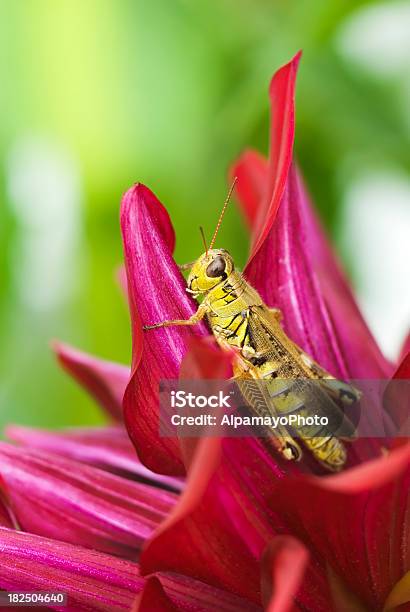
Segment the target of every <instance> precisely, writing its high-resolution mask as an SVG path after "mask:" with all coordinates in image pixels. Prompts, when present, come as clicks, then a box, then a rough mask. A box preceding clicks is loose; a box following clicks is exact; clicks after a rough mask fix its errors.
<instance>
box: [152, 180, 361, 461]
mask: <svg viewBox="0 0 410 612" xmlns="http://www.w3.org/2000/svg"><path fill="white" fill-rule="evenodd" d="M234 185H235V182H234V183H233V185H232V187H231V189H230V191H229V194H228V197H227V199H226V201H225V203H224V207H223V209H222V213H221V216H220V218H219V221H218V224H217V227H216V230H215V232H214V235H213V237H212V241H211V243H210V246H209V248H207V246H206V242H205V237H204V235H203V231H202V228H201V232H202V236H203V239H204V243H205V253H203V254H202V255H201V256H200V257H199V258H198V259H197V260H196V261H195V262H193V263H191V264H185V265H184V266H181V268H182V269H190V274H189V277H188V281H187V283H188V287H187V291H188V292H189V293H191V294H192V295H193V296H194V297H195V298H202V302H201V304H200V305H199V307H198V310H197V311H196V313H195V314H194V315H192V316H191V317H190V318H189V319H187V320H176V321H163V322H161V323H155V324H153V325H147V326H145V328H144V329H146V330H148V329H155V328H158V327H165V326H171V325H195V324H196V323H198V322H199V321H201V320H202V319H203V318H204V317H206V318H207V320H208V323H209V325H210V328H211V330H212V332H213V334H214V336H215V338H216V340H217V342H218V343H219V344H220V345H221V346H222V347H229V348H231V349H232V348H233V349H234V350H235V352H236V359H235V363H234V376H235V379H236V382H237V384H238V386H239V388H240V391H241V394H242V395H243V397H244V398H245V400H246V402H247V404H248V406H249V408H250V410H251V412H253V413H255V414H256V415H258V416H278V415H279V416H281V415H289V414H294V413H297V414H300V415H305V416H306V415H309V414H316V415H320V416H326V417H327V418H328V419H329V421H330V422H332V423H335V422H336V423H338V424H341V426H340V427H338V431H339V432H341V433H339V434H338V436H339V437H336V435H335V434H334V431H335V429H332V428H329V427H326V426H323V425H315V426H312V425H309V426H306V425H304V426H303V427H299V428H298V429H295V433H294V435H292V434H291V432H290V431H289V430H288V428H287V427H283V426H282V427H277V428H276V429H275V432H272V434H273V436H272V439H271V441H272V442H273V445H274V447H275V448H276V449H277V450H278V451H279V452H280V453H281V454H282V455H283V456H284V457H285V458H286V459H294V460H298V459H300V457H301V456H302V451H301V447H300V445H299V443H298V442H297V441H296V440H295V438H296V437H297V438H299V439H300V440H302V442H303V444H304V445H305V446H306V447H307V448H308V449H309V450H310V451H311V452H312V454H313V455H314V457H315V458H316V460H317V461H319V462H320V463H321V464H322V465H324V466H325V467H326V468H327V469H329V470H331V471H338V470H340V469H342V468H343V466H344V464H345V461H346V449H345V446H344V444H343V442H342V441H341V439H340V438H346V439H351V438H352V437H354V427H353V425H352V423H351V422H350V421H349V420H348V419H347V418H346V417H345V415H344V413H343V410H342V409H341V407H340V406H339V404H345V405H351V404H353V403H354V402H356V401H357V400H358V399H359V396H360V393H359V392H358V391H357V390H356V389H355V388H354V387H352V386H351V385H349V384H347V383H344V382H342V381H339V380H337V379H335V378H334V377H333V376H331V375H330V374H329V373H328V372H326V371H325V370H323V369H322V368H321V367H320V366H319V365H318V364H317V363H316V362H315V361H314V360H313V359H311V358H310V357H309V356H308V355H307V354H306V353H304V352H303V351H302V349H301V348H299V347H298V346H297V345H296V344H295V343H294V342H292V340H291V339H290V338H289V337H288V336H287V335H286V334H285V332H284V331H283V329H282V327H281V324H280V322H281V318H282V315H281V312H280V310H278V309H275V308H269V307H268V306H266V304H264V302H263V301H262V299H261V297H260V295H259V294H258V293H257V291H255V289H254V288H253V287H251V285H250V284H249V283H248V282H247V281H246V280H245V279H244V277H243V276H242V274H241V273H240V272H239V271H238V270H236V269H235V265H234V262H233V259H232V257H231V256H230V255H229V253H228V252H227V251H225V250H224V249H214V248H213V245H214V242H215V238H216V235H217V232H218V230H219V226H220V223H221V220H222V217H223V214H224V212H225V209H226V206H227V204H228V201H229V198H230V196H231V194H232V191H233V188H234ZM260 383H262V384H260Z"/></svg>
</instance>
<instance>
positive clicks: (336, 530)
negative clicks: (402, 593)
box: [271, 445, 410, 610]
mask: <svg viewBox="0 0 410 612" xmlns="http://www.w3.org/2000/svg"><path fill="white" fill-rule="evenodd" d="M409 490H410V446H409V445H407V446H405V447H402V448H398V449H396V450H394V451H392V452H391V453H390V454H389V455H387V456H386V457H383V458H381V459H376V460H372V461H368V462H366V463H364V464H362V465H360V466H358V467H355V468H352V469H350V470H346V471H344V472H342V473H341V474H338V475H336V476H328V477H322V478H318V477H312V476H310V477H303V478H297V479H292V478H289V479H286V480H283V481H282V482H280V483H278V484H277V486H276V487H275V489H274V491H273V493H272V498H271V505H272V508H274V509H275V510H276V511H277V512H278V513H279V514H280V515H282V516H283V518H284V519H285V520H286V521H287V523H288V525H289V526H290V528H291V530H292V532H293V533H294V534H295V535H296V536H297V537H299V538H300V539H301V540H302V541H303V542H304V543H305V545H306V546H307V547H308V549H309V550H314V551H316V554H318V555H320V557H321V558H322V559H324V560H325V561H326V562H327V563H328V564H329V565H330V567H331V570H332V571H333V572H334V573H335V574H337V575H338V576H340V577H342V578H343V581H344V583H345V584H346V587H347V588H349V589H350V590H351V591H352V592H353V593H355V594H356V595H357V596H358V597H359V598H360V599H361V601H362V602H363V603H365V604H366V606H368V609H371V610H381V609H382V608H383V604H384V601H385V599H386V597H387V596H388V594H389V593H390V591H391V589H392V588H393V586H394V585H395V584H396V582H397V581H398V580H399V579H400V578H401V577H402V576H403V575H404V574H405V573H406V571H409V569H410V548H409V542H410V506H409V501H410V498H409Z"/></svg>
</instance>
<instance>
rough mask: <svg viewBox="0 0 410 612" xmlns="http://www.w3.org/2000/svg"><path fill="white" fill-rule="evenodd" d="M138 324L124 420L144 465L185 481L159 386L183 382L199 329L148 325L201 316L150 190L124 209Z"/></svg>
mask: <svg viewBox="0 0 410 612" xmlns="http://www.w3.org/2000/svg"><path fill="white" fill-rule="evenodd" d="M121 228H122V234H123V241H124V253H125V265H126V270H127V279H128V292H129V302H130V310H131V319H132V333H133V351H132V353H133V356H132V375H131V379H130V382H129V384H128V387H127V389H126V392H125V396H124V417H125V422H126V425H127V428H128V431H129V433H130V437H131V439H132V441H133V443H134V445H135V447H136V449H137V452H138V455H139V457H140V458H141V460H142V461H143V463H144V464H145V465H146V466H147V467H149V468H150V469H152V470H154V471H157V472H162V473H164V474H172V475H181V474H183V473H184V466H183V462H182V460H181V453H180V448H179V443H178V440H177V439H176V438H172V437H169V438H168V437H167V438H165V437H160V436H159V419H158V384H159V381H160V380H161V379H164V378H177V377H178V373H179V365H180V363H181V359H182V357H183V355H184V354H185V352H186V350H187V342H188V341H189V338H191V337H192V334H194V333H195V334H198V333H199V334H205V333H206V328H205V325H199V326H196V327H195V329H194V330H193V329H191V330H190V329H186V328H184V327H168V328H163V329H156V330H151V331H148V332H145V333H144V334H143V332H142V329H141V321H142V323H144V324H150V323H157V322H160V321H164V320H166V319H187V318H188V317H190V316H191V315H192V314H193V312H194V311H195V310H196V305H195V303H194V301H193V300H192V299H191V298H189V297H188V295H187V293H186V291H185V287H186V285H185V281H184V278H183V276H182V275H181V273H180V272H179V270H178V267H177V266H176V264H175V262H174V260H173V258H172V250H173V247H174V232H173V229H172V226H171V222H170V220H169V217H168V214H167V212H166V210H165V208H164V207H163V206H162V205H161V204H160V202H159V201H158V200H157V198H156V197H155V195H154V194H153V193H152V192H151V191H150V190H149V189H148V188H147V187H145V186H144V185H141V184H138V185H135V186H134V187H132V188H131V189H130V190H129V191H128V192H127V193H126V194H125V196H124V198H123V201H122V208H121Z"/></svg>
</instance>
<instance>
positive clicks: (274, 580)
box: [261, 535, 309, 612]
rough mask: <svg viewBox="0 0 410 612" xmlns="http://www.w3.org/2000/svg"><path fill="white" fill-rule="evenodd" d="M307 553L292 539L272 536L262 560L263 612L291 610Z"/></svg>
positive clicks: (303, 571) (304, 566)
mask: <svg viewBox="0 0 410 612" xmlns="http://www.w3.org/2000/svg"><path fill="white" fill-rule="evenodd" d="M308 562H309V552H308V550H307V548H306V547H305V545H304V544H302V542H300V541H299V540H297V539H296V538H294V537H293V536H288V535H284V536H276V537H275V538H274V539H273V540H272V541H271V542H270V543H269V544H268V546H267V548H266V550H265V553H264V555H263V557H262V562H261V565H262V575H261V587H262V588H261V591H262V601H263V604H264V608H265V610H266V611H267V612H287V611H288V610H291V609H292V607H293V603H294V597H295V595H296V594H297V592H298V590H299V587H300V585H301V583H302V580H303V576H304V574H305V571H306V568H307V565H308Z"/></svg>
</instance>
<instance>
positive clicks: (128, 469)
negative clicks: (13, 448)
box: [6, 425, 183, 491]
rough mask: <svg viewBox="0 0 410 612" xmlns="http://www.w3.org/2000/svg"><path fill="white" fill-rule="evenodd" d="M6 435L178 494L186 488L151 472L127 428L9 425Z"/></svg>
mask: <svg viewBox="0 0 410 612" xmlns="http://www.w3.org/2000/svg"><path fill="white" fill-rule="evenodd" d="M6 435H7V437H8V438H9V439H10V440H13V442H17V443H19V444H23V445H25V446H30V447H31V448H37V449H41V450H45V451H51V452H53V453H56V454H57V455H63V456H64V457H69V458H71V459H76V460H77V461H81V462H82V463H88V464H90V465H95V466H97V467H100V468H103V469H104V470H107V471H109V472H113V473H114V474H120V475H121V476H125V477H126V478H131V479H136V480H141V481H143V482H148V483H153V484H157V485H159V486H162V487H166V488H168V489H173V490H175V491H180V490H181V489H182V488H183V480H182V479H180V478H173V477H172V476H164V475H162V474H157V473H156V472H151V470H149V469H148V468H146V467H145V465H143V464H142V463H141V462H140V461H139V459H138V458H137V456H136V453H135V449H134V447H133V445H132V444H131V442H130V439H129V437H128V434H127V432H126V431H125V429H124V427H123V426H118V427H94V428H91V427H89V428H88V427H87V428H80V427H78V428H75V429H64V430H61V431H47V430H44V429H33V428H30V427H20V426H18V425H9V426H8V427H7V428H6Z"/></svg>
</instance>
